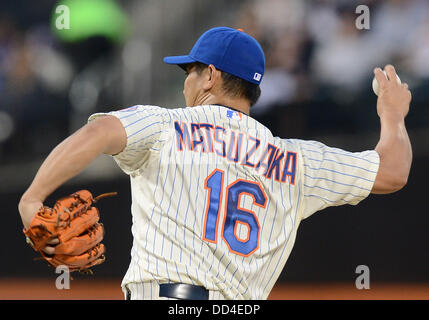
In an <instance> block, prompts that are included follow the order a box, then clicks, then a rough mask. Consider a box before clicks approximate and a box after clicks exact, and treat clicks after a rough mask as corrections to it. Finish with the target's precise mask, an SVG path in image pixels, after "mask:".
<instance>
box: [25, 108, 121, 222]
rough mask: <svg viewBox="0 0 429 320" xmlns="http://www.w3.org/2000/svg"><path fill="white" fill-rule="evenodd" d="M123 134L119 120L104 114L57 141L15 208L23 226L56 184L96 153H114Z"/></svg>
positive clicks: (82, 165) (118, 148) (76, 172)
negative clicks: (57, 143) (56, 144)
mask: <svg viewBox="0 0 429 320" xmlns="http://www.w3.org/2000/svg"><path fill="white" fill-rule="evenodd" d="M126 141H127V136H126V133H125V129H124V127H123V126H122V124H121V122H120V120H119V119H117V118H116V117H114V116H104V117H100V118H97V119H96V120H94V121H92V122H90V123H88V124H87V125H85V126H83V127H82V128H81V129H79V130H78V131H76V132H75V133H74V134H73V135H71V136H70V137H68V138H67V139H65V140H64V141H63V142H61V143H60V144H59V145H58V146H57V147H56V148H55V149H54V150H53V151H52V152H51V153H50V154H49V156H48V157H47V158H46V160H45V161H44V162H43V164H42V166H41V167H40V169H39V171H38V172H37V174H36V176H35V178H34V180H33V182H32V183H31V185H30V187H29V188H28V189H27V191H25V193H24V194H23V196H22V197H21V201H20V203H19V205H18V209H19V212H20V215H21V219H22V222H23V224H24V227H25V228H27V227H28V226H29V224H30V223H31V220H32V219H33V216H34V214H35V212H37V210H38V209H39V208H40V207H41V206H42V205H43V201H45V199H46V198H47V197H48V196H49V195H50V194H51V193H52V192H54V191H55V190H56V189H57V188H58V187H59V186H61V185H62V184H63V183H65V182H66V181H68V180H69V179H71V178H73V177H74V176H76V175H77V174H79V173H80V172H81V171H82V170H83V169H85V168H86V167H87V166H88V165H89V164H90V163H91V162H92V161H93V160H94V159H95V158H97V157H98V156H99V155H100V154H103V153H104V154H111V155H113V154H117V153H119V152H121V151H122V150H123V149H124V148H125V146H126Z"/></svg>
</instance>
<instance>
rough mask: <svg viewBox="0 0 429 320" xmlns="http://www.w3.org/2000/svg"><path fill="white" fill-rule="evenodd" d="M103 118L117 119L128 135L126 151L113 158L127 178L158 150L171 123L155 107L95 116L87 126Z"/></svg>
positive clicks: (135, 107) (164, 113)
mask: <svg viewBox="0 0 429 320" xmlns="http://www.w3.org/2000/svg"><path fill="white" fill-rule="evenodd" d="M105 115H112V116H115V117H117V118H118V119H119V120H120V121H121V123H122V125H123V126H124V129H125V132H126V134H127V145H126V147H125V148H124V150H122V152H120V153H118V154H116V155H114V156H113V158H114V159H115V161H116V162H117V164H118V165H119V167H120V168H121V169H122V170H123V171H124V172H125V173H126V174H131V173H132V172H134V171H136V170H138V169H140V168H141V167H142V166H143V164H144V163H145V161H146V160H147V159H148V158H149V156H150V153H151V152H158V151H159V150H160V148H161V144H162V142H163V141H164V140H163V136H164V133H165V132H166V131H167V129H168V124H169V123H170V117H169V114H168V110H167V109H165V108H160V107H157V106H134V107H130V108H127V109H122V110H118V111H112V112H108V113H95V114H93V115H91V116H90V117H89V119H88V122H90V121H92V120H94V119H95V118H97V117H100V116H105Z"/></svg>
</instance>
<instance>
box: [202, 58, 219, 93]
mask: <svg viewBox="0 0 429 320" xmlns="http://www.w3.org/2000/svg"><path fill="white" fill-rule="evenodd" d="M206 71H207V75H206V76H207V78H206V79H207V81H205V83H204V89H205V90H210V89H211V88H213V86H214V85H215V84H216V83H217V82H218V81H219V80H220V77H221V71H220V70H217V69H216V67H215V66H214V65H212V64H210V65H209V66H208V67H207V69H206Z"/></svg>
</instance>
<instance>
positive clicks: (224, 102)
mask: <svg viewBox="0 0 429 320" xmlns="http://www.w3.org/2000/svg"><path fill="white" fill-rule="evenodd" d="M199 100H200V101H199V102H197V104H196V105H220V106H224V107H229V108H231V109H234V110H237V111H240V112H242V113H245V114H247V115H248V114H249V113H250V105H249V102H247V100H246V99H233V98H228V97H224V96H222V97H218V96H215V95H211V94H209V95H206V96H204V97H202V98H201V99H199Z"/></svg>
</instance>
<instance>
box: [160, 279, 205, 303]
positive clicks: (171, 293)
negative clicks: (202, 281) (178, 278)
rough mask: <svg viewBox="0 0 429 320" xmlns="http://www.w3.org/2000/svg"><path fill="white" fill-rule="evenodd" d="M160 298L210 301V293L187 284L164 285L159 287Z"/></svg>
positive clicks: (202, 288)
mask: <svg viewBox="0 0 429 320" xmlns="http://www.w3.org/2000/svg"><path fill="white" fill-rule="evenodd" d="M159 296H160V297H164V298H175V299H183V300H208V299H209V291H208V290H207V289H206V288H204V287H200V286H195V285H192V284H186V283H163V284H160V285H159Z"/></svg>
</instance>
